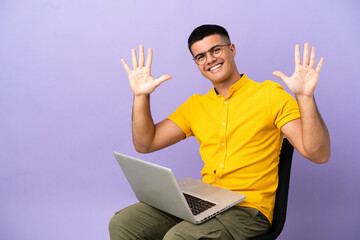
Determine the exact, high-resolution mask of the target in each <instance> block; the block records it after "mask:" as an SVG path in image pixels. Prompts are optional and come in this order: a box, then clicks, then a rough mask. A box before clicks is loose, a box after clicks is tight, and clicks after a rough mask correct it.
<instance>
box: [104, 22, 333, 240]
mask: <svg viewBox="0 0 360 240" xmlns="http://www.w3.org/2000/svg"><path fill="white" fill-rule="evenodd" d="M188 46H189V50H190V52H191V54H192V55H193V57H194V60H195V63H196V64H197V66H198V68H199V70H200V72H201V73H202V74H203V76H204V77H206V78H207V79H209V80H210V81H211V82H212V83H213V85H214V88H213V89H211V90H210V91H209V92H208V93H207V94H206V95H194V96H192V97H190V98H189V99H188V100H187V101H186V102H185V103H184V104H182V105H181V106H180V107H179V108H178V109H177V110H176V111H175V112H174V113H173V114H171V115H170V116H169V117H168V118H167V119H165V120H163V121H162V122H160V123H157V124H154V122H153V120H152V117H151V114H150V104H149V97H150V94H151V93H152V92H153V91H154V90H155V89H156V88H157V87H158V86H159V85H160V84H161V83H162V82H164V81H166V80H169V79H171V76H170V75H164V76H162V77H160V78H158V79H155V78H153V77H152V76H151V73H150V69H151V62H152V49H149V52H148V58H147V62H146V65H145V56H144V48H143V46H140V53H139V60H137V56H136V52H135V49H133V50H132V61H133V70H131V69H130V67H129V66H128V65H127V64H126V62H125V61H124V60H122V63H123V65H124V67H125V70H126V71H127V73H128V75H129V81H130V85H131V88H132V90H133V92H134V106H133V120H132V127H133V142H134V146H135V149H136V150H137V151H139V152H142V153H148V152H153V151H156V150H159V149H162V148H164V147H167V146H169V145H171V144H174V143H176V142H178V141H180V140H182V139H185V138H187V137H189V136H195V137H196V138H197V140H198V141H199V143H200V154H201V157H202V159H203V160H204V162H205V165H204V168H203V170H202V175H203V181H205V182H208V183H210V184H213V185H216V186H220V187H224V188H227V189H230V190H233V191H239V192H241V193H243V194H245V195H246V197H247V198H246V200H245V201H243V202H241V203H240V204H239V205H238V206H235V207H233V208H231V209H229V210H227V211H226V212H224V213H222V214H220V215H218V216H217V217H215V218H212V219H210V220H208V221H207V222H205V223H203V224H200V225H194V224H191V223H188V222H186V221H182V220H181V219H177V218H176V217H174V216H171V215H169V214H166V213H164V212H161V211H159V210H157V209H154V208H152V207H149V206H147V205H145V204H142V203H138V204H135V205H132V206H130V207H127V208H125V209H123V210H122V211H120V212H118V213H117V214H116V215H115V216H114V217H113V218H112V220H111V221H110V237H111V239H113V240H114V239H247V238H249V237H252V236H256V235H259V234H262V233H264V232H266V231H267V230H268V228H269V226H270V224H271V222H272V215H273V207H274V201H275V192H276V188H277V164H278V161H279V153H280V149H281V143H282V139H283V137H284V135H285V136H286V137H287V138H288V140H289V141H290V142H291V144H292V145H293V146H294V147H295V148H296V149H297V150H298V151H299V152H300V153H301V154H302V155H303V156H304V157H306V158H308V159H309V160H311V161H313V162H315V163H324V162H326V161H328V159H329V157H330V138H329V134H328V131H327V128H326V126H325V123H324V122H323V120H322V118H321V116H320V114H319V112H318V110H317V107H316V104H315V100H314V90H315V88H316V85H317V81H318V78H319V72H320V69H321V66H322V64H323V59H322V58H321V59H320V62H319V64H318V65H317V67H316V68H315V69H314V66H315V49H314V48H313V47H312V48H311V51H310V56H309V44H308V43H306V44H305V47H304V48H305V49H304V56H303V62H302V64H301V59H300V48H299V45H296V46H295V72H294V74H293V75H292V76H291V77H287V76H285V75H284V74H283V73H281V72H278V71H276V72H274V73H273V74H274V75H275V76H278V77H280V78H281V79H282V80H283V81H284V82H285V83H286V85H287V86H288V87H289V89H290V90H291V91H292V92H293V93H294V95H295V97H296V99H297V101H295V99H294V98H292V97H291V96H290V95H289V94H287V93H286V92H285V91H284V90H283V88H282V87H281V86H280V85H279V84H277V83H274V82H270V81H265V82H264V83H261V84H260V83H256V82H254V81H252V80H250V79H249V78H247V76H246V75H245V74H240V73H239V71H238V69H237V67H236V63H235V60H234V57H235V54H236V49H235V45H234V44H232V43H231V42H230V38H229V35H228V33H227V31H226V30H225V29H224V28H222V27H220V26H217V25H203V26H200V27H198V28H196V29H195V30H194V31H193V32H192V34H191V35H190V37H189V40H188ZM300 116H301V117H300Z"/></svg>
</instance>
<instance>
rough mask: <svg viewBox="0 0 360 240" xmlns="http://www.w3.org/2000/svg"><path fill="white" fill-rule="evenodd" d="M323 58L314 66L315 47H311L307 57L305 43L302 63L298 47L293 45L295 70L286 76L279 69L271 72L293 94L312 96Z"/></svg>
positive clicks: (306, 45) (307, 51) (307, 48)
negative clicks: (289, 75)
mask: <svg viewBox="0 0 360 240" xmlns="http://www.w3.org/2000/svg"><path fill="white" fill-rule="evenodd" d="M323 62H324V59H323V58H321V59H320V61H319V64H318V65H317V67H316V68H314V65H315V48H314V47H312V48H311V54H310V59H309V44H308V43H305V48H304V56H303V65H301V60H300V47H299V45H296V47H295V72H294V74H293V75H292V76H291V77H287V76H286V75H285V74H283V73H282V72H279V71H275V72H274V73H273V74H274V75H275V76H277V77H279V78H281V79H282V80H283V81H284V83H285V84H286V85H287V86H288V87H289V89H290V91H291V92H293V93H294V94H295V96H300V95H301V96H313V94H314V91H315V88H316V85H317V83H318V80H319V72H320V69H321V66H322V64H323Z"/></svg>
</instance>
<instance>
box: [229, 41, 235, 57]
mask: <svg viewBox="0 0 360 240" xmlns="http://www.w3.org/2000/svg"><path fill="white" fill-rule="evenodd" d="M230 51H231V52H232V55H233V57H235V55H236V48H235V45H234V44H233V43H232V44H231V45H230Z"/></svg>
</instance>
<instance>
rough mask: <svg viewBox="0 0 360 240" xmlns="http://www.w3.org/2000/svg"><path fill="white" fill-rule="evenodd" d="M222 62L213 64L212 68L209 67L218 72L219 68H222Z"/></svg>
mask: <svg viewBox="0 0 360 240" xmlns="http://www.w3.org/2000/svg"><path fill="white" fill-rule="evenodd" d="M221 66H222V63H219V64H217V65H215V66H213V67H212V68H210V69H209V71H210V72H216V71H217V70H218V69H219V68H221Z"/></svg>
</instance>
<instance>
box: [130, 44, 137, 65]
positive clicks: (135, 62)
mask: <svg viewBox="0 0 360 240" xmlns="http://www.w3.org/2000/svg"><path fill="white" fill-rule="evenodd" d="M131 55H132V63H133V68H134V69H135V68H137V67H138V61H137V57H136V50H135V48H133V49H132V50H131Z"/></svg>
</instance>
